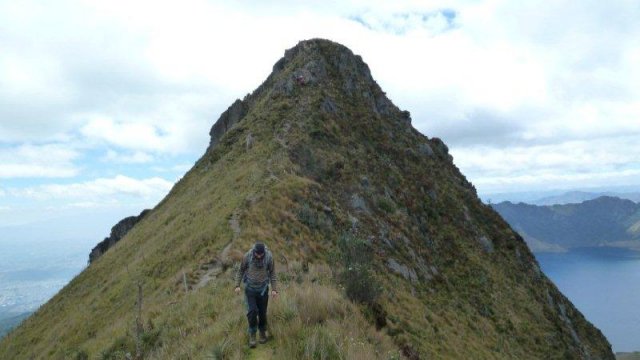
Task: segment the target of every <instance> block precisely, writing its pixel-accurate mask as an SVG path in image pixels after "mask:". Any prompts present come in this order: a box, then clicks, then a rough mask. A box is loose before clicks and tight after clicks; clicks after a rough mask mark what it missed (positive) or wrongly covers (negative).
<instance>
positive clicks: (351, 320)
mask: <svg viewBox="0 0 640 360" xmlns="http://www.w3.org/2000/svg"><path fill="white" fill-rule="evenodd" d="M321 50H322V53H323V54H324V55H325V56H326V57H327V58H331V57H332V56H334V55H335V54H334V52H335V51H338V50H340V49H336V48H334V47H333V46H332V45H328V44H322V45H321ZM340 51H342V50H340ZM309 60H310V59H309V58H306V57H305V56H304V54H303V55H300V56H297V57H295V58H294V59H293V60H291V62H290V63H289V64H288V65H287V68H285V69H284V70H283V71H282V72H281V73H280V74H279V75H277V77H276V78H275V79H271V80H269V81H268V83H269V82H271V81H276V80H278V77H279V78H287V77H291V76H292V72H293V71H294V69H297V68H299V67H301V66H303V65H304V64H305V63H307V62H308V61H309ZM311 60H313V59H311ZM316 60H317V59H316ZM335 71H337V70H336V69H335V68H333V67H330V68H329V78H330V79H336V78H337V79H339V76H341V74H332V72H335ZM267 85H269V84H267ZM327 97H329V98H332V99H334V101H335V102H336V103H337V104H338V108H339V110H338V111H337V112H335V113H331V112H329V113H326V112H321V111H318V109H319V108H320V107H321V105H322V103H323V101H324V100H326V98H327ZM251 101H252V105H253V108H252V110H251V111H250V112H249V114H248V115H247V117H246V118H245V119H244V120H243V121H242V123H241V124H239V126H237V127H235V128H234V129H233V130H231V131H230V132H229V133H227V134H226V135H225V136H224V138H223V139H222V141H221V143H220V144H218V145H217V146H216V148H215V149H214V150H213V151H212V152H208V153H207V154H205V156H203V158H202V159H200V160H199V161H198V163H197V164H196V166H195V167H194V168H193V169H192V170H191V171H189V172H188V173H187V174H186V175H185V177H184V178H183V179H182V180H181V181H180V182H179V183H178V184H177V185H176V186H175V187H174V189H173V190H172V191H171V193H170V194H169V196H167V198H166V199H165V200H163V202H161V203H160V204H159V205H158V206H157V207H156V208H155V209H154V210H153V211H152V212H151V213H150V214H149V215H148V216H147V217H146V218H145V219H144V220H143V221H142V222H140V223H139V224H138V225H137V226H136V227H135V228H134V229H133V230H132V231H131V232H130V233H129V234H128V235H127V236H126V237H125V238H124V239H123V240H122V241H121V242H120V243H118V244H117V245H116V246H115V247H114V248H113V249H111V250H109V251H108V252H107V253H106V254H105V255H104V256H102V257H101V258H100V259H99V260H98V261H96V262H95V263H94V264H92V265H91V266H90V267H89V268H88V269H86V270H85V271H84V272H83V273H81V274H80V275H78V276H77V277H76V278H75V279H74V280H73V281H71V283H70V284H69V285H68V286H66V287H65V288H64V289H63V290H62V291H61V292H60V293H59V294H57V295H56V296H55V297H54V298H53V299H52V300H51V301H49V302H48V303H47V304H45V305H44V306H43V307H42V308H41V309H40V310H39V311H38V312H37V313H36V314H35V315H34V316H32V317H31V318H29V319H28V320H26V321H25V322H24V323H23V325H21V326H20V327H19V328H18V329H16V330H15V331H13V332H12V333H11V334H9V335H8V337H7V338H6V339H4V340H3V341H2V342H1V343H0V358H18V359H20V358H30V357H34V358H54V359H55V358H73V357H76V356H78V355H79V354H87V355H88V356H89V357H90V358H100V357H107V358H109V357H111V358H122V357H123V356H124V353H125V352H127V351H129V352H131V351H133V349H134V342H133V341H134V336H133V334H134V319H135V299H136V284H138V283H142V284H143V289H144V314H143V318H144V319H145V336H144V343H145V354H146V355H147V356H148V357H149V358H172V359H187V358H223V357H224V358H243V357H245V356H255V355H256V354H255V353H251V352H248V350H247V349H246V348H245V347H244V346H243V344H244V329H245V324H244V322H245V319H244V316H243V309H242V304H241V300H240V299H239V298H238V297H234V296H233V295H231V289H232V283H231V280H230V277H231V273H232V271H230V270H229V269H228V270H226V271H224V272H223V273H222V274H221V275H219V276H218V278H217V279H216V280H214V281H213V282H211V283H209V284H208V285H207V286H205V287H202V288H200V289H197V290H196V289H194V290H192V291H190V292H188V293H185V292H184V290H183V289H182V274H183V272H184V273H185V274H187V276H188V278H189V282H190V283H196V282H197V280H198V275H199V274H200V273H201V270H200V268H201V265H202V264H207V263H214V264H221V265H223V268H224V267H226V265H227V264H230V263H232V262H233V256H234V254H235V256H236V258H237V254H238V253H239V252H242V251H244V250H245V249H247V248H248V247H249V246H250V244H251V243H252V242H253V241H255V240H256V239H265V240H267V241H268V245H269V247H270V248H272V249H273V250H274V253H275V254H276V260H277V261H278V267H279V268H280V269H281V270H282V275H281V278H282V280H283V289H282V290H283V291H282V293H283V295H282V297H281V298H280V299H278V301H273V302H272V306H270V312H271V319H272V320H273V321H272V330H273V333H274V336H275V338H274V340H273V342H272V344H271V346H273V349H274V351H275V352H276V353H275V354H273V356H274V358H318V359H319V358H358V357H361V358H372V357H376V358H397V357H399V356H401V355H399V354H398V351H399V349H400V350H401V351H402V353H403V354H404V355H402V356H406V357H409V358H412V357H415V356H417V355H418V354H420V355H421V356H423V357H425V356H426V357H429V358H560V357H563V358H579V357H580V356H581V355H580V354H581V351H588V352H589V353H591V354H595V355H596V357H602V358H611V356H610V355H611V353H610V348H609V347H608V344H607V343H606V340H604V338H603V337H602V335H601V334H600V332H599V331H598V330H597V329H595V328H593V327H592V326H591V325H590V324H589V323H588V322H586V320H584V318H583V317H582V315H581V314H580V313H578V312H577V310H575V309H574V308H573V306H572V305H571V304H570V303H569V301H568V300H566V298H564V297H563V296H562V295H561V294H560V293H559V292H558V291H557V290H556V289H555V287H554V286H553V285H552V284H551V283H550V282H549V281H548V280H547V279H546V277H545V276H544V275H542V274H541V273H540V272H539V269H538V267H537V264H536V263H535V260H534V258H533V257H532V255H531V254H530V253H529V252H528V250H527V248H526V246H525V245H524V243H523V242H522V240H521V239H520V238H519V237H518V236H517V235H516V234H515V233H514V232H513V231H511V229H510V228H509V227H508V226H507V225H506V223H504V221H502V219H501V218H499V216H497V214H495V213H494V212H493V211H492V210H491V209H489V208H487V207H485V206H484V205H483V204H482V203H481V202H480V201H479V200H478V199H477V197H476V195H475V192H474V191H473V189H472V187H471V186H470V184H468V183H467V182H466V180H464V177H463V176H462V175H461V174H459V172H458V170H457V169H456V168H455V167H454V166H453V164H452V163H451V161H450V160H449V159H448V158H447V155H446V153H445V152H444V150H442V149H441V146H440V145H439V143H438V142H437V141H428V140H427V139H426V138H424V137H423V136H422V135H420V134H418V133H417V132H416V131H415V130H413V129H411V128H410V127H408V126H404V125H399V122H398V121H399V120H398V118H399V117H400V114H399V112H397V111H395V110H394V111H392V113H391V114H390V115H388V116H382V117H380V116H375V115H373V114H372V113H371V111H370V110H369V109H368V108H367V106H368V105H367V104H368V103H367V102H366V101H365V99H362V98H360V97H359V96H354V97H346V96H345V95H344V93H343V92H342V91H341V90H340V84H339V83H335V81H333V80H332V82H330V83H329V84H325V86H323V87H320V86H315V85H314V84H310V85H308V86H305V87H298V88H296V89H294V90H293V93H292V94H288V95H283V94H276V93H270V92H268V91H267V92H265V93H264V94H262V95H261V96H259V97H256V98H254V99H252V100H251ZM249 133H251V134H252V136H253V137H254V138H255V139H256V141H255V143H254V145H253V147H251V148H250V149H248V148H247V147H246V146H245V139H246V137H247V135H248V134H249ZM283 139H284V141H283ZM421 143H426V144H429V145H430V146H431V147H432V148H434V149H436V154H435V155H433V156H426V155H421V154H419V153H418V151H417V148H418V147H419V145H420V144H421ZM439 148H440V149H441V150H437V149H439ZM363 177H365V178H366V181H364V179H363ZM363 184H366V185H363ZM354 194H357V195H358V196H360V197H361V198H362V199H363V201H364V203H365V205H366V206H365V208H364V209H354V207H353V196H354ZM232 219H234V220H235V219H237V220H238V223H239V224H240V229H241V230H240V232H239V233H234V231H233V230H232V226H230V221H231V220H232ZM356 219H357V220H356ZM345 231H352V232H354V233H355V234H356V236H358V237H360V238H363V239H367V241H369V242H370V243H371V244H372V249H373V250H372V253H371V255H370V256H372V257H373V259H374V260H375V261H374V264H375V269H376V270H377V272H376V274H377V275H376V279H377V281H378V282H379V283H380V284H381V285H382V287H383V289H384V290H383V292H382V295H381V297H380V300H379V302H380V303H381V305H382V308H383V309H384V311H386V320H387V325H386V326H385V327H384V328H383V330H382V331H376V330H375V329H373V328H372V325H370V323H371V322H372V315H371V311H370V309H368V308H367V307H366V306H361V305H358V306H356V305H354V304H352V303H351V302H349V301H348V300H347V299H346V298H345V297H344V296H343V295H342V291H341V290H340V288H338V287H337V286H336V284H335V283H334V281H332V280H331V279H332V277H331V276H329V275H327V270H326V268H325V266H324V265H323V264H325V263H326V262H327V260H328V258H327V254H328V253H329V252H330V251H331V250H332V249H334V244H335V243H336V240H337V239H338V237H339V236H340V234H342V233H344V232H345ZM482 236H485V237H487V238H488V239H490V241H491V242H492V244H493V247H494V250H493V251H491V252H486V251H483V246H482V243H481V241H480V240H479V238H481V237H482ZM227 246H228V248H227V251H225V252H223V249H225V247H227ZM228 254H231V255H228ZM389 258H393V259H395V260H397V261H398V262H400V263H402V264H406V265H407V266H409V267H410V268H412V269H414V270H416V271H417V274H418V275H417V276H418V281H408V280H407V279H405V278H404V277H402V276H400V275H399V274H397V273H394V272H392V271H390V270H389V268H388V267H387V265H386V262H387V260H388V259H389ZM308 263H311V266H310V267H309V268H310V270H309V271H308V272H307V271H303V270H302V269H306V268H307V266H306V264H308ZM301 264H302V265H301ZM425 266H426V267H425ZM425 268H426V269H427V270H422V271H420V270H419V269H425ZM357 309H359V310H362V311H357ZM361 313H362V314H364V315H362V314H361ZM562 313H564V314H566V316H565V317H563V316H561V314H562ZM310 314H312V315H310ZM365 319H369V320H365ZM569 322H570V323H569ZM572 332H573V334H575V336H574V335H572ZM576 337H577V338H578V339H579V342H576V341H575V338H576ZM391 339H393V340H391ZM392 341H393V342H392ZM262 351H263V352H264V351H265V350H262ZM80 358H81V357H80Z"/></svg>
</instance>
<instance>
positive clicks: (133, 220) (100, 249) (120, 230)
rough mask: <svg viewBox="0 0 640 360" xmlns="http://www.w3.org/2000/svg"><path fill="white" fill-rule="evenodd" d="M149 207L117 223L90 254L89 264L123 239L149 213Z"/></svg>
mask: <svg viewBox="0 0 640 360" xmlns="http://www.w3.org/2000/svg"><path fill="white" fill-rule="evenodd" d="M149 211H150V210H149V209H146V210H143V211H142V212H141V213H140V215H138V216H129V217H126V218H124V219H122V220H120V221H118V223H117V224H115V225H114V226H113V227H112V228H111V234H109V236H108V237H106V238H104V240H102V241H100V242H99V243H98V245H96V246H95V247H94V248H93V249H91V253H90V254H89V264H91V263H92V262H94V261H96V260H97V259H98V258H99V257H100V256H102V254H104V253H105V252H106V251H107V250H109V249H110V248H111V247H113V246H114V245H115V244H116V243H117V242H118V241H120V239H122V238H123V237H124V236H125V235H127V233H128V232H129V230H131V229H132V228H133V227H134V226H135V225H136V224H137V223H138V222H139V221H140V220H142V219H143V218H144V217H145V216H146V215H147V214H148V213H149Z"/></svg>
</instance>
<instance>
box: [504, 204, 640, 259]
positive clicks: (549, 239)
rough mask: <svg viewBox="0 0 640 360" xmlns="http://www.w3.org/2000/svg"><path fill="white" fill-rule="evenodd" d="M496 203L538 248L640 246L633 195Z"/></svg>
mask: <svg viewBox="0 0 640 360" xmlns="http://www.w3.org/2000/svg"><path fill="white" fill-rule="evenodd" d="M582 194H586V193H582ZM579 196H582V195H580V194H578V193H575V194H574V198H576V199H577V198H578V197H579ZM549 201H551V199H550V200H549ZM492 207H493V208H494V209H495V210H496V211H497V212H498V213H500V215H502V217H503V218H504V219H505V220H506V221H507V222H508V223H509V224H510V225H511V227H513V228H514V229H515V230H516V231H518V232H519V233H520V235H522V237H523V238H524V239H525V241H526V242H527V244H528V245H529V247H530V248H531V250H533V251H534V252H548V251H565V250H567V249H570V248H577V247H594V246H610V247H624V248H630V249H636V250H640V204H638V203H636V202H633V201H631V200H629V199H621V198H618V197H612V196H600V197H598V198H596V199H592V200H587V201H583V202H581V203H579V204H564V205H545V206H538V205H531V204H525V203H518V204H514V203H512V202H508V201H506V202H501V203H498V204H493V205H492Z"/></svg>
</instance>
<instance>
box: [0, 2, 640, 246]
mask: <svg viewBox="0 0 640 360" xmlns="http://www.w3.org/2000/svg"><path fill="white" fill-rule="evenodd" d="M264 3H265V2H262V1H226V2H223V1H205V0H188V1H180V2H176V1H172V2H169V1H167V2H164V1H158V0H155V1H131V0H127V1H120V0H110V1H101V2H97V1H65V0H60V1H55V2H53V1H30V0H24V1H11V0H0V227H6V226H18V227H19V226H22V227H25V226H29V225H28V224H31V223H34V222H37V223H46V222H47V221H48V222H49V224H51V223H52V222H53V223H58V224H59V223H61V222H71V223H73V222H83V221H85V220H83V219H89V218H91V219H96V218H97V219H100V221H102V222H100V221H98V222H99V223H100V224H101V225H100V226H102V227H99V226H98V225H96V226H95V227H94V228H95V229H98V230H96V231H97V233H100V234H103V236H104V235H106V232H107V231H108V227H109V225H110V224H112V223H113V222H114V221H115V220H116V219H118V218H120V217H122V216H125V215H131V214H134V213H137V212H139V211H140V210H142V208H144V207H151V206H153V205H155V204H156V203H157V202H158V201H159V200H160V199H161V198H162V197H163V196H164V195H165V194H166V193H167V192H168V190H169V189H170V188H171V186H172V185H173V183H174V182H175V181H176V180H177V179H178V178H179V177H180V176H181V175H182V174H184V172H185V171H186V170H188V169H189V168H190V167H191V166H192V165H193V163H194V161H195V160H196V159H197V158H198V157H199V156H200V155H201V154H202V153H203V152H204V150H205V148H206V146H207V143H208V131H209V129H210V127H211V125H212V124H213V122H214V121H215V120H216V119H217V118H218V116H219V114H220V113H221V112H222V111H224V110H225V109H226V108H227V106H228V105H230V104H231V103H232V102H233V100H234V99H236V98H240V97H242V96H244V95H245V94H246V93H248V92H250V91H252V90H253V89H254V88H256V87H257V86H258V85H259V84H260V83H261V82H262V81H263V80H264V79H265V78H266V76H267V75H268V74H269V73H270V71H271V68H272V66H273V64H274V63H275V62H276V61H277V60H278V59H279V58H280V57H281V56H282V55H283V52H284V50H285V49H287V48H290V47H292V46H294V45H295V44H296V43H297V42H298V41H299V40H302V39H309V38H314V37H322V38H328V39H331V40H334V41H337V42H340V43H342V44H344V45H346V46H348V47H349V48H351V49H352V50H353V51H354V52H355V53H357V54H360V55H362V56H363V58H364V60H365V61H366V62H367V63H368V64H369V66H370V67H371V70H372V74H373V76H374V78H376V80H377V81H378V82H379V83H380V85H381V86H382V88H383V89H384V90H385V91H386V92H387V94H388V95H389V97H390V98H391V99H392V100H393V101H394V102H395V103H396V104H397V105H398V106H399V107H400V108H402V109H407V110H409V111H410V112H411V113H412V117H413V125H414V126H415V127H416V128H417V129H418V130H420V131H421V132H422V133H424V134H425V135H427V136H429V137H434V136H438V137H441V138H443V139H444V141H445V142H446V143H447V144H448V145H449V147H450V149H451V152H452V154H453V156H454V161H455V163H456V164H457V165H458V166H459V167H460V168H461V169H462V171H463V173H465V174H466V175H467V177H468V178H469V179H470V180H471V181H472V182H473V183H474V184H475V185H476V187H477V189H478V191H479V192H480V193H481V194H482V195H486V194H491V193H498V192H513V191H524V190H530V191H542V190H548V189H574V188H590V187H603V186H607V187H612V186H627V187H630V188H633V187H635V188H636V189H640V157H639V156H638V154H640V141H638V140H639V139H640V67H639V66H638V64H640V22H638V21H637V19H640V5H639V3H638V2H637V1H622V0H621V1H607V2H603V1H600V0H597V1H595V0H594V1H589V0H579V1H553V2H546V3H545V6H544V7H543V6H542V5H541V4H542V3H541V2H533V1H506V0H504V1H501V0H487V1H484V0H478V1H398V0H396V1H372V0H366V1H353V2H346V1H312V2H306V4H305V5H304V6H302V5H300V4H299V3H301V2H298V1H293V0H291V1H281V2H278V3H275V2H269V6H267V5H265V4H264ZM60 219H62V220H60ZM64 219H66V220H64ZM87 221H88V220H87Z"/></svg>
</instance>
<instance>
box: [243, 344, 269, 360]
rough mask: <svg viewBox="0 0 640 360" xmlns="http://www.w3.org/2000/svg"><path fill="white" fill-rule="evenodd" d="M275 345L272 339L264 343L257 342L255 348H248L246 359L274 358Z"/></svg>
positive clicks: (266, 359) (264, 359) (263, 359)
mask: <svg viewBox="0 0 640 360" xmlns="http://www.w3.org/2000/svg"><path fill="white" fill-rule="evenodd" d="M274 353H275V345H274V344H273V340H270V341H268V342H267V343H266V344H258V346H256V348H255V349H249V354H248V355H249V357H247V359H248V360H270V359H275V355H274Z"/></svg>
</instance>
